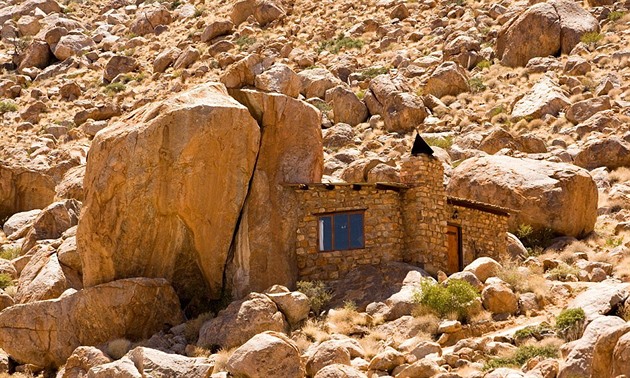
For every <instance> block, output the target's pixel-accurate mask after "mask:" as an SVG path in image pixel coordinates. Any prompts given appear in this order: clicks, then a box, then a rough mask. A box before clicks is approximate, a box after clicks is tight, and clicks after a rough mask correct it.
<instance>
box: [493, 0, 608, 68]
mask: <svg viewBox="0 0 630 378" xmlns="http://www.w3.org/2000/svg"><path fill="white" fill-rule="evenodd" d="M597 31H599V24H598V22H597V19H595V17H593V16H592V15H591V14H590V13H589V12H588V11H586V10H584V9H583V8H581V7H580V6H579V5H578V4H577V3H576V2H575V1H571V0H551V1H548V2H542V3H538V4H534V5H532V6H531V7H528V8H527V9H526V10H525V11H523V12H522V13H520V14H519V15H517V16H515V17H514V18H512V19H511V20H510V21H509V22H507V23H505V24H504V25H503V27H502V28H501V30H499V34H498V37H497V45H496V53H497V57H498V58H499V59H501V63H502V64H504V65H506V66H510V67H517V66H521V67H523V66H525V65H526V64H527V62H528V61H529V60H530V59H531V58H534V57H538V56H542V57H545V56H550V55H558V54H559V53H564V54H568V53H569V52H570V51H571V50H572V49H573V48H574V47H575V45H577V44H578V43H579V42H580V37H581V36H582V35H584V34H585V33H588V32H597Z"/></svg>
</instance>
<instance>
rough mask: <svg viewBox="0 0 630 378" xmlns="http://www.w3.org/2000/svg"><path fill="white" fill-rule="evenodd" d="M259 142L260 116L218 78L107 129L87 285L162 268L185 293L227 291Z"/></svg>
mask: <svg viewBox="0 0 630 378" xmlns="http://www.w3.org/2000/svg"><path fill="white" fill-rule="evenodd" d="M259 142H260V128H259V126H258V124H257V123H256V120H255V119H254V118H252V116H251V115H250V112H249V111H248V109H247V108H246V107H245V106H243V105H241V104H239V103H238V102H237V101H235V100H234V99H232V98H231V97H229V96H228V94H227V92H226V90H225V87H223V85H221V84H217V83H208V84H205V85H201V86H199V87H196V88H194V89H192V90H190V91H188V92H185V93H182V94H179V95H177V96H174V97H172V98H170V99H167V100H165V101H163V102H160V103H157V104H151V105H148V106H146V107H143V108H141V109H139V110H138V111H136V112H134V113H133V114H132V115H130V116H129V117H127V118H125V119H123V120H121V121H120V122H118V123H115V124H114V125H112V126H110V127H108V128H107V129H105V130H102V131H101V132H100V133H98V134H97V136H96V137H95V139H94V141H93V143H92V147H91V149H90V157H89V160H88V163H87V169H86V173H85V188H86V189H85V201H84V210H83V214H82V217H81V221H80V222H79V227H78V230H77V247H78V250H79V253H80V255H81V260H82V262H83V280H84V284H85V286H86V287H90V286H94V285H98V284H101V283H104V282H109V281H113V280H116V279H120V278H128V277H162V278H166V279H168V280H170V281H171V282H172V284H173V286H174V287H175V289H176V290H177V292H178V295H180V298H182V301H184V302H186V301H187V300H190V299H191V298H193V297H205V296H206V295H207V296H208V297H210V298H215V299H217V298H219V296H220V294H221V290H222V288H223V276H224V267H225V265H226V261H227V257H228V251H229V249H230V246H231V244H232V239H233V236H234V230H235V229H236V227H237V220H238V218H239V215H240V213H241V209H242V207H243V204H244V202H245V198H246V196H247V192H248V186H249V183H250V179H251V177H252V174H253V172H254V165H255V163H256V157H257V155H258V149H259ZM204 288H205V289H204ZM200 299H202V298H200Z"/></svg>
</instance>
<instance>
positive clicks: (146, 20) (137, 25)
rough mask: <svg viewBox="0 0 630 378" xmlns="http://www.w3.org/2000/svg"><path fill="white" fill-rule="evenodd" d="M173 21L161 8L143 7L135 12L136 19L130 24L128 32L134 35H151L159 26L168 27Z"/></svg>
mask: <svg viewBox="0 0 630 378" xmlns="http://www.w3.org/2000/svg"><path fill="white" fill-rule="evenodd" d="M172 21H173V16H172V15H171V12H169V11H168V10H167V9H166V8H165V7H163V6H152V7H145V8H143V9H142V10H141V11H138V12H136V19H135V20H134V21H133V23H132V24H131V27H130V30H131V32H132V33H134V34H136V35H145V34H149V33H153V32H154V31H155V30H156V28H157V27H158V26H160V25H168V24H170V23H171V22H172Z"/></svg>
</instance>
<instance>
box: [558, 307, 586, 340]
mask: <svg viewBox="0 0 630 378" xmlns="http://www.w3.org/2000/svg"><path fill="white" fill-rule="evenodd" d="M585 319H586V314H584V310H583V309H581V308H565V309H564V310H562V311H561V312H560V314H558V316H557V317H556V332H557V333H558V335H560V336H561V337H562V338H564V339H566V340H568V341H572V340H577V339H578V338H580V336H581V333H582V327H583V326H584V320H585Z"/></svg>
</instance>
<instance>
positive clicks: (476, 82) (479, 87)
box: [468, 77, 486, 93]
mask: <svg viewBox="0 0 630 378" xmlns="http://www.w3.org/2000/svg"><path fill="white" fill-rule="evenodd" d="M468 85H469V86H470V91H471V92H472V93H478V92H483V91H485V90H486V85H485V84H484V83H483V79H482V78H480V77H473V78H472V79H470V80H468Z"/></svg>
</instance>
